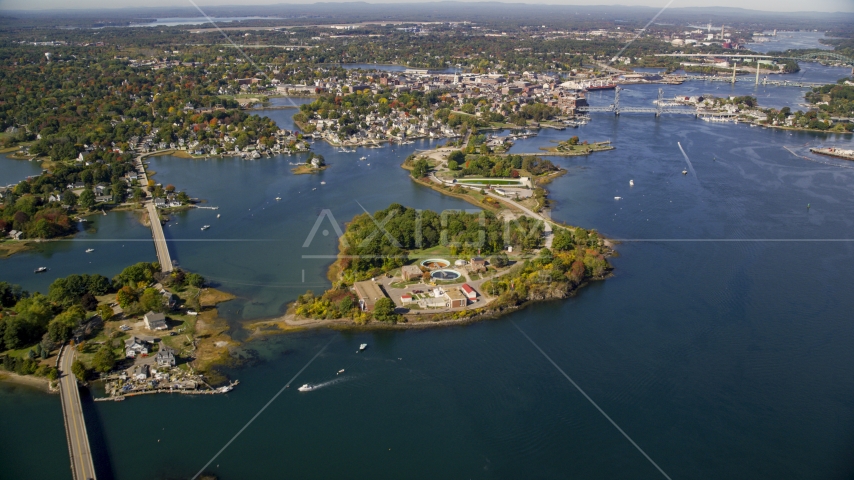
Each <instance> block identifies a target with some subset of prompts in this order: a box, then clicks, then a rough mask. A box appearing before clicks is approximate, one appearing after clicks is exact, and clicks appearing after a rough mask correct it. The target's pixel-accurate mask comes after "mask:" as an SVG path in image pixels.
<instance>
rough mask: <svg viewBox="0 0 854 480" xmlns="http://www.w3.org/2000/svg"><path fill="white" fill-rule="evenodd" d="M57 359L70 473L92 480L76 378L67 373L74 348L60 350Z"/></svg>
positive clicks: (77, 478) (89, 454) (85, 479)
mask: <svg viewBox="0 0 854 480" xmlns="http://www.w3.org/2000/svg"><path fill="white" fill-rule="evenodd" d="M59 355H60V358H59V361H58V363H59V370H60V378H59V395H60V399H61V403H62V416H63V418H64V419H65V436H66V438H67V440H68V455H69V457H70V458H71V473H72V477H73V478H74V480H95V478H96V477H95V464H94V462H93V461H92V450H91V448H90V446H89V433H88V432H87V431H86V421H85V419H84V417H83V407H82V405H81V403H80V391H79V390H78V389H77V379H76V378H75V377H74V374H72V373H71V364H72V363H73V362H74V349H73V348H70V347H65V348H63V349H62V350H61V351H60V353H59Z"/></svg>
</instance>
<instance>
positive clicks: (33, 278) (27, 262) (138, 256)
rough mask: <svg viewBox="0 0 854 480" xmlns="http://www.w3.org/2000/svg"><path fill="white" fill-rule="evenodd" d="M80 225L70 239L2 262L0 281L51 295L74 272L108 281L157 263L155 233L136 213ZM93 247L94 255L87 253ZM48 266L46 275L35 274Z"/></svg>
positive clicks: (116, 214)
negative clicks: (126, 269)
mask: <svg viewBox="0 0 854 480" xmlns="http://www.w3.org/2000/svg"><path fill="white" fill-rule="evenodd" d="M87 220H88V222H87V223H79V224H78V227H79V233H77V235H75V236H74V237H72V238H70V239H63V240H54V241H50V242H45V243H41V244H38V245H36V246H35V247H34V248H33V249H31V250H27V251H25V252H24V253H19V254H16V255H13V256H11V257H9V258H5V259H2V260H0V279H2V280H3V281H6V282H9V283H13V284H15V283H17V284H19V285H21V286H22V287H24V289H26V290H29V291H31V292H35V291H39V292H42V293H47V287H48V286H49V285H50V283H51V282H52V281H53V280H54V279H56V278H60V277H66V276H68V275H71V274H72V273H77V274H81V273H100V274H101V275H105V276H107V277H108V278H112V277H113V276H115V275H117V274H118V273H119V272H121V271H122V269H123V268H124V267H126V266H128V265H131V264H134V263H136V262H155V261H157V258H156V256H155V252H154V244H153V243H152V241H151V230H149V228H148V227H146V226H143V225H142V223H141V222H140V217H139V216H138V215H137V214H135V213H132V212H113V213H110V214H109V215H107V216H103V215H92V216H90V217H88V218H87ZM89 248H93V249H95V251H94V252H91V253H86V250H87V249H89ZM39 267H47V268H48V271H47V272H45V273H39V274H35V273H33V272H34V271H35V269H36V268H39Z"/></svg>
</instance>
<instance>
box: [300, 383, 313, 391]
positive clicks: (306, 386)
mask: <svg viewBox="0 0 854 480" xmlns="http://www.w3.org/2000/svg"><path fill="white" fill-rule="evenodd" d="M297 390H299V391H300V392H310V391H312V390H314V387H313V386H312V385H309V384H307V383H306V384H305V385H303V386H301V387H299V388H298V389H297Z"/></svg>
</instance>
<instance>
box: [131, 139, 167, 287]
mask: <svg viewBox="0 0 854 480" xmlns="http://www.w3.org/2000/svg"><path fill="white" fill-rule="evenodd" d="M163 151H166V150H161V151H160V152H163ZM160 152H154V153H160ZM149 155H151V154H149ZM144 156H145V155H140V156H138V157H136V158H135V159H134V163H135V164H136V170H137V173H138V174H139V175H140V176H141V177H142V185H144V189H145V191H146V192H149V190H150V188H149V187H148V173H146V171H145V166H144V165H143V164H142V158H143V157H144ZM145 208H146V210H147V211H148V224H149V225H150V226H151V238H153V239H154V250H155V252H156V253H157V261H158V262H159V263H160V270H161V271H162V272H163V273H169V272H171V271H172V270H173V267H172V257H171V256H170V255H169V247H168V246H167V245H166V236H165V235H164V234H163V225H161V224H160V215H158V214H157V208H156V207H155V206H154V202H153V201H152V200H146V202H145Z"/></svg>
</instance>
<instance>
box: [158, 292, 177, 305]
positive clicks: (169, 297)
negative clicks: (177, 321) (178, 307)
mask: <svg viewBox="0 0 854 480" xmlns="http://www.w3.org/2000/svg"><path fill="white" fill-rule="evenodd" d="M160 295H162V296H163V305H164V306H165V307H166V308H168V309H169V310H172V309H173V308H175V304H177V303H178V297H177V296H176V295H175V294H174V293H172V292H170V291H168V290H166V289H165V288H161V289H160Z"/></svg>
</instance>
